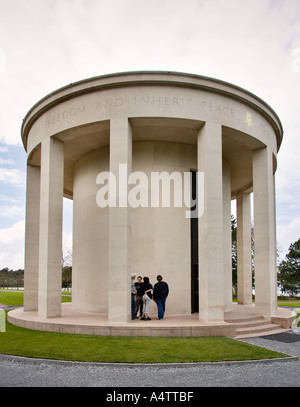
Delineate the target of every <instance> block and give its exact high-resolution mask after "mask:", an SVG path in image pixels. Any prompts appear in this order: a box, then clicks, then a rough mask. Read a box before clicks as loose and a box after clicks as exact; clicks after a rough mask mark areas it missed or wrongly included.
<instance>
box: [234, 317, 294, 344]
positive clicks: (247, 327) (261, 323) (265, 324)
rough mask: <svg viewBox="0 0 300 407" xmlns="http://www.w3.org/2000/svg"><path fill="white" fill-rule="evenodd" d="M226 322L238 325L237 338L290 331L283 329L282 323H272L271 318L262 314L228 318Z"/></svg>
mask: <svg viewBox="0 0 300 407" xmlns="http://www.w3.org/2000/svg"><path fill="white" fill-rule="evenodd" d="M226 322H230V323H234V324H235V326H236V336H235V339H242V338H251V337H256V336H265V335H272V334H275V333H282V332H286V331H288V330H287V329H283V328H282V327H281V325H279V324H275V323H272V321H271V319H265V318H263V317H260V316H255V317H254V316H253V317H250V318H243V319H234V320H226Z"/></svg>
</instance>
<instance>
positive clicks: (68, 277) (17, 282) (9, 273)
mask: <svg viewBox="0 0 300 407" xmlns="http://www.w3.org/2000/svg"><path fill="white" fill-rule="evenodd" d="M9 287H16V288H20V287H24V270H22V269H19V270H11V269H9V268H3V269H2V270H0V288H9ZM70 287H72V267H71V266H64V267H63V268H62V288H70Z"/></svg>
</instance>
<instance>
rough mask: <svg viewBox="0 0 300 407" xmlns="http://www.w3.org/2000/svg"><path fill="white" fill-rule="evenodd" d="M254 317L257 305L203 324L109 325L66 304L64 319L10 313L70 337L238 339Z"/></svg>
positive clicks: (188, 319)
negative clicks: (240, 327)
mask: <svg viewBox="0 0 300 407" xmlns="http://www.w3.org/2000/svg"><path fill="white" fill-rule="evenodd" d="M254 315H255V307H254V306H252V305H250V306H246V305H245V306H243V305H236V304H234V305H233V309H232V311H229V312H225V319H226V320H227V321H230V322H226V321H225V322H222V321H220V322H214V323H204V322H202V321H199V319H198V318H199V316H198V314H193V315H176V316H168V315H167V316H166V317H165V319H163V320H158V319H157V317H156V316H151V318H152V320H151V321H141V320H139V319H135V320H133V321H130V322H128V323H125V324H112V323H109V322H108V320H107V316H106V315H101V314H97V313H88V312H79V311H74V310H73V308H72V303H65V304H62V307H61V316H60V317H56V318H48V319H46V318H40V317H39V316H38V314H37V311H27V312H24V309H23V308H18V309H15V310H12V311H10V312H9V313H8V316H7V319H8V322H10V323H12V324H13V325H16V326H20V327H23V328H28V329H34V330H40V331H48V332H59V333H70V334H85V335H100V336H152V337H154V336H157V337H197V336H229V337H236V336H237V327H238V324H240V323H241V321H247V320H250V319H251V318H253V316H254ZM291 316H292V312H291V311H290V310H282V309H280V318H281V319H282V321H285V322H287V323H289V320H290V318H291ZM290 323H291V322H290ZM282 326H283V325H282ZM286 328H288V326H286ZM270 333H271V332H270ZM257 336H258V335H257Z"/></svg>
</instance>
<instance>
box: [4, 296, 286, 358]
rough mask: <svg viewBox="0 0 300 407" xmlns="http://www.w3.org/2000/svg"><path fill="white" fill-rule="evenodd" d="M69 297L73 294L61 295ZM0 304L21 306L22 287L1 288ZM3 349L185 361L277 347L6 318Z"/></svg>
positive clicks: (269, 354)
mask: <svg viewBox="0 0 300 407" xmlns="http://www.w3.org/2000/svg"><path fill="white" fill-rule="evenodd" d="M62 300H63V301H64V300H66V301H70V300H71V297H65V296H63V297H62ZM0 303H2V304H8V305H22V304H23V292H21V291H15V292H11V291H7V290H3V291H0ZM0 354H6V355H16V356H25V357H30V358H42V359H56V360H69V361H79V362H80V361H81V362H115V363H183V362H186V363H187V362H220V361H236V360H259V359H269V358H278V357H284V356H286V355H283V354H281V353H278V352H274V351H271V350H268V349H264V348H261V347H257V346H254V345H250V344H247V343H244V342H240V341H237V340H234V339H230V338H226V337H199V338H149V337H105V336H91V335H73V334H60V333H53V332H42V331H35V330H30V329H24V328H20V327H17V326H14V325H12V324H9V323H8V322H6V332H2V333H0Z"/></svg>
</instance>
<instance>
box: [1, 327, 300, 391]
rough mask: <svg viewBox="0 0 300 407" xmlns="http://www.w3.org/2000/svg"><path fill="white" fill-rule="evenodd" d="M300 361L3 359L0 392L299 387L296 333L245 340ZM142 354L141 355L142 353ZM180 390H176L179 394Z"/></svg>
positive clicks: (299, 348)
mask: <svg viewBox="0 0 300 407" xmlns="http://www.w3.org/2000/svg"><path fill="white" fill-rule="evenodd" d="M243 341H244V342H248V343H252V344H254V345H258V346H263V347H265V348H269V349H272V350H276V351H280V352H284V353H288V354H290V355H293V356H297V357H298V358H299V359H298V360H290V361H268V362H251V363H249V362H240V363H220V364H218V363H214V364H213V363H202V364H195V365H192V366H185V365H182V366H181V367H171V366H115V365H111V366H107V365H100V364H77V363H60V362H55V363H53V362H46V361H29V360H28V359H27V360H23V361H19V360H15V359H7V358H4V359H3V358H2V359H1V358H0V387H4V386H5V387H46V386H55V387H132V388H135V390H137V389H138V387H141V386H143V387H145V386H146V387H165V388H167V387H169V388H173V390H178V388H183V387H186V388H188V387H229V386H231V387H241V386H242V387H300V335H299V334H295V333H293V332H292V331H291V332H287V333H282V334H278V335H269V336H264V337H258V338H251V339H250V338H249V339H243ZM137 352H138V349H137ZM174 388H177V389H174Z"/></svg>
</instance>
